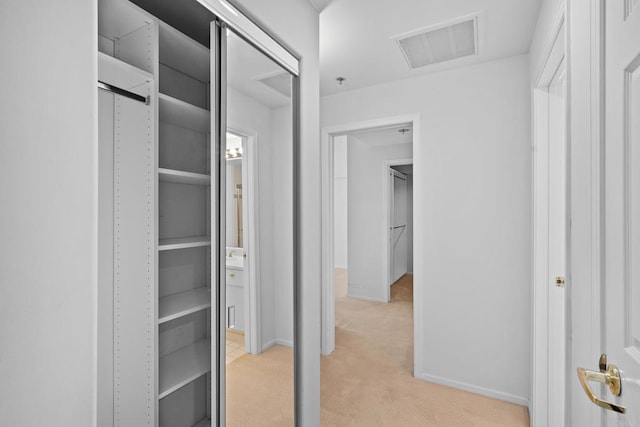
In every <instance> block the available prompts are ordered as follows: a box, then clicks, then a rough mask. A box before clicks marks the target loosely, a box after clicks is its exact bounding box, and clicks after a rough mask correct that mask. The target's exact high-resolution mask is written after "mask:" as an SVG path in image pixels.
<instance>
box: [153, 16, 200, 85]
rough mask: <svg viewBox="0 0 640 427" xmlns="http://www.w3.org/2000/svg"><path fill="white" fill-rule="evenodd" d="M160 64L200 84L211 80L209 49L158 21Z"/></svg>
mask: <svg viewBox="0 0 640 427" xmlns="http://www.w3.org/2000/svg"><path fill="white" fill-rule="evenodd" d="M158 29H159V31H158V33H159V34H158V36H159V39H160V62H161V63H163V64H165V65H168V66H169V67H171V68H174V69H176V70H180V71H181V72H182V73H184V74H187V75H189V76H192V77H195V78H196V79H198V80H200V81H201V82H208V81H209V79H210V78H211V75H210V73H209V65H210V61H211V57H210V56H209V49H207V48H206V47H205V46H202V45H201V44H200V43H198V42H196V41H194V40H192V39H191V38H189V37H187V36H186V35H184V34H182V33H181V32H180V31H178V30H176V29H175V28H173V27H171V26H169V25H167V24H165V23H164V22H162V21H160V26H159V28H158Z"/></svg>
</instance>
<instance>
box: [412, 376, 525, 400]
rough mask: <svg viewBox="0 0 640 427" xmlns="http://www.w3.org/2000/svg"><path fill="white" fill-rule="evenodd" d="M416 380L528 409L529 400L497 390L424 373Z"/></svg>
mask: <svg viewBox="0 0 640 427" xmlns="http://www.w3.org/2000/svg"><path fill="white" fill-rule="evenodd" d="M416 378H418V379H420V380H424V381H429V382H431V383H435V384H440V385H446V386H448V387H452V388H457V389H459V390H464V391H468V392H471V393H475V394H480V395H482V396H487V397H491V398H494V399H498V400H504V401H505V402H509V403H515V404H516V405H521V406H526V407H527V408H528V407H529V399H527V398H525V397H521V396H516V395H514V394H510V393H505V392H502V391H498V390H492V389H489V388H484V387H480V386H476V385H473V384H468V383H463V382H461V381H455V380H450V379H447V378H442V377H438V376H435V375H429V374H424V373H423V374H420V375H418V376H417V377H416Z"/></svg>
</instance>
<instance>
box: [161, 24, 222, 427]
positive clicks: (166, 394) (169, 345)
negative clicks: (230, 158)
mask: <svg viewBox="0 0 640 427" xmlns="http://www.w3.org/2000/svg"><path fill="white" fill-rule="evenodd" d="M158 41H159V65H158V69H159V76H158V82H159V93H158V107H159V111H158V112H159V114H158V121H159V144H158V146H159V157H158V160H159V161H158V188H159V196H158V202H159V217H158V223H159V227H158V229H159V239H158V257H159V284H158V285H159V286H158V296H159V299H158V320H157V322H158V334H159V352H158V355H159V361H158V365H159V369H158V399H159V414H160V426H162V425H164V424H166V425H173V424H179V425H198V426H209V425H210V421H209V418H210V417H211V394H210V393H211V392H210V390H211V283H212V282H211V148H210V146H211V138H210V129H211V125H210V117H211V114H210V112H209V80H210V73H209V63H210V55H209V49H207V48H206V47H204V46H202V45H200V44H198V43H197V42H195V41H194V40H192V39H190V38H189V37H187V36H186V35H184V34H182V33H181V32H179V31H178V30H176V29H174V28H172V27H170V26H169V25H167V24H165V23H164V22H161V21H158ZM185 413H186V414H185ZM180 414H185V415H180ZM177 417H182V419H180V420H179V423H176V421H175V420H176V418H177Z"/></svg>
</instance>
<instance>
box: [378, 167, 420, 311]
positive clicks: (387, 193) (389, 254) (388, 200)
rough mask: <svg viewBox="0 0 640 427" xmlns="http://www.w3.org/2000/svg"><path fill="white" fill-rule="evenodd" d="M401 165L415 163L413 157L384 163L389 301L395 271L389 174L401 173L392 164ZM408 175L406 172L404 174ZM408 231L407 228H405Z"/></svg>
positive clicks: (384, 271)
mask: <svg viewBox="0 0 640 427" xmlns="http://www.w3.org/2000/svg"><path fill="white" fill-rule="evenodd" d="M401 165H413V158H409V159H393V160H385V161H384V162H383V163H382V174H383V181H382V183H383V184H382V206H384V207H385V209H384V210H383V213H382V224H383V226H384V227H385V233H384V235H385V239H384V242H383V243H382V247H383V252H382V253H384V254H385V257H386V258H385V259H386V260H387V262H386V263H384V264H383V266H382V277H383V278H384V284H385V289H384V292H383V295H385V294H386V301H387V302H389V301H391V284H392V282H391V281H392V275H393V271H392V268H391V264H392V261H391V257H392V255H393V254H392V251H391V227H392V224H391V220H392V215H391V185H392V184H391V182H392V181H391V180H390V179H389V175H390V174H392V173H393V174H396V173H400V172H398V171H396V170H395V169H392V168H391V167H392V166H401ZM402 175H404V176H405V177H406V175H405V174H402ZM412 193H413V192H412ZM405 232H406V230H405Z"/></svg>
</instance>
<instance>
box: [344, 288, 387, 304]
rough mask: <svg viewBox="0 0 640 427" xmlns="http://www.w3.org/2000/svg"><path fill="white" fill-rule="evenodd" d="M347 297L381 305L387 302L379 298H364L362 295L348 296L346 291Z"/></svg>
mask: <svg viewBox="0 0 640 427" xmlns="http://www.w3.org/2000/svg"><path fill="white" fill-rule="evenodd" d="M347 296H348V297H349V298H353V299H361V300H363V301H371V302H382V303H385V304H386V303H387V302H388V301H387V300H384V299H381V298H374V297H365V296H363V295H354V294H350V293H349V291H348V290H347Z"/></svg>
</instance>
